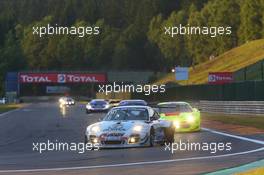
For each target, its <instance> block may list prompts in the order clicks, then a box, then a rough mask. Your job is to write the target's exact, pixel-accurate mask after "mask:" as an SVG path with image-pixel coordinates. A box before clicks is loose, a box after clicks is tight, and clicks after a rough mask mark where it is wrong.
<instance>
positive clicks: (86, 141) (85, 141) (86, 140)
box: [84, 136, 88, 144]
mask: <svg viewBox="0 0 264 175" xmlns="http://www.w3.org/2000/svg"><path fill="white" fill-rule="evenodd" d="M87 143H88V139H87V137H86V136H85V137H84V144H87Z"/></svg>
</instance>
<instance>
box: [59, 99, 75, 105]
mask: <svg viewBox="0 0 264 175" xmlns="http://www.w3.org/2000/svg"><path fill="white" fill-rule="evenodd" d="M59 103H60V105H75V101H74V99H73V98H71V97H61V98H60V99H59Z"/></svg>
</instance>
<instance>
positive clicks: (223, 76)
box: [208, 72, 233, 84]
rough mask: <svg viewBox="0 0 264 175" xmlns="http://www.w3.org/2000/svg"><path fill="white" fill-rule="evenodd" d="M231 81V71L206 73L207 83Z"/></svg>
mask: <svg viewBox="0 0 264 175" xmlns="http://www.w3.org/2000/svg"><path fill="white" fill-rule="evenodd" d="M231 82H233V73H232V72H210V73H209V75H208V83H209V84H225V83H231Z"/></svg>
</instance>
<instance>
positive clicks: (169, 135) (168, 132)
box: [164, 127, 175, 143]
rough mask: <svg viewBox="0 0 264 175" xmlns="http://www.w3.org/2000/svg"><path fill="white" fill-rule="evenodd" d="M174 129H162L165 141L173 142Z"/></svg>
mask: <svg viewBox="0 0 264 175" xmlns="http://www.w3.org/2000/svg"><path fill="white" fill-rule="evenodd" d="M174 131H175V129H174V127H170V128H165V129H164V133H165V142H167V143H173V142H174Z"/></svg>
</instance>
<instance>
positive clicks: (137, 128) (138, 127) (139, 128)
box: [133, 125, 142, 132]
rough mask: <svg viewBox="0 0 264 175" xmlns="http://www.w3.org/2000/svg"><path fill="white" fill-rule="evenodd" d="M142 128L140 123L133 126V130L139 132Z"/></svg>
mask: <svg viewBox="0 0 264 175" xmlns="http://www.w3.org/2000/svg"><path fill="white" fill-rule="evenodd" d="M141 130H142V126H140V125H137V126H135V127H134V128H133V131H137V132H140V131H141Z"/></svg>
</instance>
